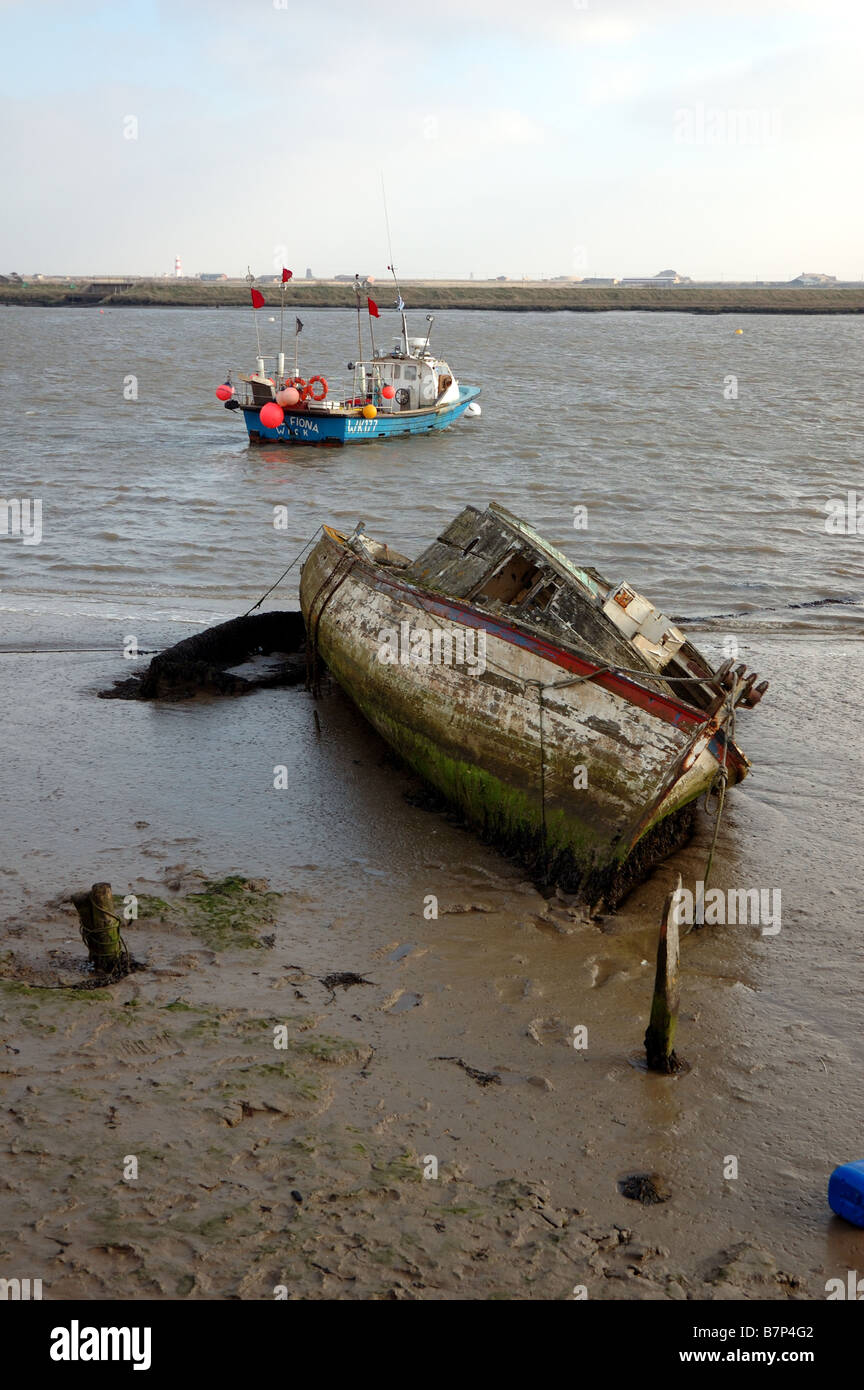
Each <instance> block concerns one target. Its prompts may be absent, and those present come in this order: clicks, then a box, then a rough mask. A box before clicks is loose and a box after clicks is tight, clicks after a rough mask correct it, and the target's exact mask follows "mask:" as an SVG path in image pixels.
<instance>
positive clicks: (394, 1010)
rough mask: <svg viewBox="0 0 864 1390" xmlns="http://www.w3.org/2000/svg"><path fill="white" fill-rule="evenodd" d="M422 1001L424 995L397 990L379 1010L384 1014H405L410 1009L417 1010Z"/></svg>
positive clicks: (407, 990) (389, 995)
mask: <svg viewBox="0 0 864 1390" xmlns="http://www.w3.org/2000/svg"><path fill="white" fill-rule="evenodd" d="M422 999H423V996H422V994H415V993H414V992H413V991H412V990H409V989H396V990H394V991H393V993H392V994H388V996H387V998H386V999H385V1000H384V1003H383V1004H380V1005H379V1010H380V1012H381V1013H382V1014H404V1013H405V1012H406V1011H407V1010H408V1009H415V1008H416V1007H417V1005H418V1004H419V1003H421V1001H422Z"/></svg>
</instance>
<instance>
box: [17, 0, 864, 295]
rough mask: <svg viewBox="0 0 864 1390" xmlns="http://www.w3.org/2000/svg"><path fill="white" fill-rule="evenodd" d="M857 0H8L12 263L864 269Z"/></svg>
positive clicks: (194, 268) (479, 271) (78, 271)
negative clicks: (413, 0) (374, 1)
mask: <svg viewBox="0 0 864 1390" xmlns="http://www.w3.org/2000/svg"><path fill="white" fill-rule="evenodd" d="M862 48H864V5H862V4H861V3H860V0H723V3H715V0H530V2H529V0H433V3H430V4H426V5H411V4H407V5H406V4H395V5H392V6H391V5H388V4H386V3H383V4H378V5H367V6H361V5H359V4H357V2H356V0H320V3H317V4H313V3H309V0H305V3H297V0H230V3H229V0H206V3H201V0H196V2H195V3H193V2H192V0H172V3H166V2H163V0H123V3H122V4H119V5H118V4H105V3H87V2H86V0H85V2H84V3H81V2H80V0H30V3H26V4H22V3H18V0H12V3H10V0H0V53H2V62H0V135H2V148H3V150H4V156H3V162H2V166H0V168H2V174H0V190H2V192H0V196H2V203H3V213H2V218H0V272H3V273H7V274H8V273H9V272H10V271H13V270H14V271H17V272H18V273H19V274H22V275H25V276H26V275H32V274H36V273H42V274H66V273H68V274H71V275H84V274H100V273H101V274H122V273H129V274H138V275H163V274H168V273H170V272H171V270H172V268H173V264H174V258H175V256H177V255H178V254H179V255H180V256H181V258H182V265H183V270H184V273H185V274H187V275H195V274H198V273H200V272H211V273H215V272H225V273H226V274H228V275H242V274H245V272H246V268H247V266H251V268H252V270H253V272H254V273H255V274H258V275H266V274H272V273H273V272H274V271H276V270H278V269H280V268H281V266H282V265H283V264H284V265H287V266H288V267H289V268H290V269H292V270H293V271H294V273H295V274H296V275H300V276H302V275H303V274H305V271H306V268H307V266H308V267H310V268H311V269H312V271H313V272H314V273H315V274H316V275H321V276H329V275H333V274H340V273H342V274H351V273H353V272H354V271H360V272H361V273H363V274H374V275H383V274H385V273H386V266H387V264H388V263H389V261H390V249H389V243H388V235H387V229H386V224H385V216H384V203H383V198H382V183H383V187H384V188H385V189H386V202H387V209H388V212H389V222H390V229H391V233H392V254H393V257H394V260H395V264H396V266H397V269H398V271H399V273H400V274H401V275H402V276H404V277H405V278H406V279H407V278H411V277H418V278H419V277H429V278H439V277H440V278H459V279H461V278H468V277H469V276H470V275H472V274H473V275H474V276H475V278H477V279H484V278H487V277H493V276H498V275H507V276H509V277H511V278H514V279H518V278H520V277H522V276H525V277H527V278H529V279H539V278H542V277H553V276H558V275H577V276H616V277H620V276H628V275H650V274H655V273H657V272H658V271H660V270H665V269H675V270H677V271H679V272H680V273H681V274H683V275H690V276H692V277H693V278H696V279H717V280H719V279H729V280H732V279H745V280H751V279H772V280H773V279H777V280H785V279H790V278H792V277H793V276H795V275H798V274H800V273H801V272H802V271H805V270H806V271H819V272H826V273H828V274H833V275H836V276H837V277H838V278H841V279H854V280H857V279H860V278H861V277H862V276H864V238H862V235H861V231H862V211H864V191H862V190H864V180H862V177H861V163H862V156H861V151H862V148H864V83H862V81H861V77H860V73H861V66H862V57H864V54H862Z"/></svg>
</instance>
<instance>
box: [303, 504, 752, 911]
mask: <svg viewBox="0 0 864 1390" xmlns="http://www.w3.org/2000/svg"><path fill="white" fill-rule="evenodd" d="M300 602H301V607H302V610H303V616H304V619H305V622H306V630H307V643H308V646H309V650H310V652H311V654H312V659H313V661H314V660H316V659H317V657H318V655H320V657H321V658H322V659H323V661H324V662H325V663H326V665H327V666H328V667H329V669H330V671H331V672H332V673H333V675H334V676H335V678H336V680H337V681H338V682H339V684H340V685H341V686H342V687H343V689H344V690H345V691H346V692H347V693H348V694H349V695H350V696H351V698H352V700H353V701H354V702H355V704H356V705H357V706H358V707H359V708H360V709H361V710H362V712H363V713H364V715H365V716H366V718H367V719H368V720H369V722H370V723H371V724H372V725H373V726H374V727H375V728H376V729H377V730H378V732H379V733H380V734H381V736H382V737H383V738H384V739H386V741H387V742H388V743H389V744H390V745H391V746H392V747H393V748H394V749H395V750H396V751H397V752H398V753H399V754H400V755H401V756H402V758H403V759H404V760H405V761H406V762H407V763H409V764H410V765H411V767H413V768H414V769H415V770H416V771H417V772H418V773H420V774H421V776H422V777H424V778H425V779H426V781H427V782H429V783H430V784H431V785H432V786H433V787H435V788H437V790H438V791H439V792H441V793H442V794H443V796H444V797H445V798H446V799H447V800H448V801H450V802H451V803H453V804H454V805H455V806H457V807H458V808H459V809H460V810H461V812H462V813H463V815H464V816H465V818H466V819H467V821H468V822H469V823H470V824H471V825H472V826H474V827H476V828H477V829H479V830H480V831H481V832H483V833H484V834H485V835H487V836H488V837H489V838H491V839H493V840H494V841H495V842H496V843H498V844H499V845H501V846H502V847H503V848H505V849H507V850H510V851H515V852H517V853H518V854H519V855H520V856H521V857H522V858H523V859H525V860H526V861H527V862H528V863H529V864H531V865H532V867H533V868H534V869H535V870H539V871H542V872H543V874H544V875H545V876H546V877H547V878H548V880H549V881H552V882H557V883H558V884H560V885H561V886H562V887H563V888H564V889H565V890H568V891H571V892H578V893H579V894H580V895H581V896H582V897H583V898H584V899H585V900H586V901H587V902H588V903H589V904H591V905H592V906H593V907H598V906H600V905H605V906H607V907H611V906H614V904H615V903H616V902H618V901H620V899H621V898H622V897H623V896H624V894H625V893H626V892H627V891H628V890H629V888H631V887H632V886H633V884H634V883H636V882H638V881H639V880H640V879H641V878H643V877H644V876H645V874H646V873H647V872H648V870H649V868H650V867H651V865H652V864H654V863H655V862H657V860H658V859H660V858H663V857H664V856H665V855H666V854H668V853H670V852H671V851H672V850H673V849H674V848H676V847H677V846H678V845H679V844H680V843H682V842H683V840H685V839H686V838H687V836H688V835H689V834H690V832H691V829H692V821H693V814H694V809H695V801H696V799H697V798H698V797H699V795H700V794H701V793H703V792H707V791H708V790H709V789H711V788H712V787H714V786H715V784H716V783H717V782H718V779H722V780H726V781H728V783H729V784H734V783H735V782H738V781H740V780H741V778H742V777H744V776H745V775H746V773H747V771H748V768H749V763H748V761H747V759H746V757H745V756H744V754H743V753H742V752H741V750H740V749H739V747H738V745H737V743H736V742H735V740H734V717H735V715H734V711H735V708H736V706H737V705H739V704H741V703H744V704H748V705H753V704H755V703H757V702H758V700H759V699H761V696H762V694H763V693H764V690H765V689H766V688H767V683H763V684H762V685H761V686H758V687H757V686H756V685H755V681H756V677H755V675H748V674H747V672H746V671H745V668H744V667H743V666H740V667H738V668H737V670H735V671H733V670H732V664H731V662H726V663H724V665H723V666H721V667H719V668H718V669H716V670H715V669H714V668H713V667H712V666H711V665H710V663H709V662H708V661H707V660H706V659H705V657H703V656H702V655H701V654H700V653H699V652H698V651H697V650H696V648H695V647H694V646H693V645H692V644H691V643H690V642H688V641H687V640H686V638H685V636H684V634H683V633H682V632H681V631H680V630H679V629H678V628H676V627H675V625H674V624H673V623H672V622H671V621H670V620H669V619H668V618H665V617H664V616H663V615H662V614H660V613H658V612H657V611H656V609H654V608H653V607H652V606H651V604H650V603H648V601H647V600H645V599H644V598H643V597H642V596H641V595H640V594H638V593H636V591H635V590H633V589H632V588H630V587H629V586H628V585H624V584H619V585H614V584H610V583H609V582H608V581H607V580H605V579H603V578H602V576H600V575H599V574H597V572H596V571H595V570H593V569H579V568H577V567H576V566H575V565H573V564H571V563H570V561H568V560H567V559H566V558H565V557H564V556H563V555H561V554H559V552H558V551H556V550H554V549H553V548H552V547H551V546H549V545H547V544H546V542H545V541H543V540H542V539H541V537H540V536H538V535H537V534H536V533H535V532H534V531H533V530H532V529H531V527H530V526H528V525H526V523H525V522H522V521H520V520H518V519H517V518H516V517H514V516H511V515H510V514H509V513H508V512H506V511H505V510H504V509H503V508H502V507H499V506H497V505H496V504H495V503H492V504H490V506H489V507H488V509H487V510H486V511H485V512H483V513H481V512H479V511H478V510H477V509H476V508H474V507H467V508H466V509H465V510H464V511H463V512H462V513H461V514H460V515H459V516H458V517H456V519H455V520H454V521H453V522H451V524H450V525H449V526H448V527H447V529H446V530H445V531H444V532H443V534H442V535H441V536H440V537H439V538H438V540H436V541H435V542H434V543H433V544H432V545H431V546H429V548H428V549H427V550H426V551H424V553H423V554H422V555H420V556H419V557H418V558H417V559H416V560H414V561H411V560H409V559H407V558H406V557H405V556H403V555H400V554H398V552H395V551H393V550H392V549H390V548H389V547H388V546H386V545H383V544H381V543H379V542H376V541H374V540H371V539H370V538H368V537H366V536H365V535H364V534H363V531H362V525H361V526H358V528H357V530H356V531H355V532H354V534H353V535H352V536H345V535H343V534H341V533H340V532H338V531H335V530H333V529H332V528H331V527H329V526H325V527H323V528H322V537H321V539H320V541H319V542H318V543H317V544H316V546H315V547H314V549H313V550H312V551H311V553H310V554H309V556H308V558H307V560H306V562H305V564H304V566H303V570H302V574H301V582H300Z"/></svg>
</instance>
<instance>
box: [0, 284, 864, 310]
mask: <svg viewBox="0 0 864 1390" xmlns="http://www.w3.org/2000/svg"><path fill="white" fill-rule="evenodd" d="M375 292H376V291H374V290H373V293H375ZM263 293H264V296H265V299H266V301H267V305H268V307H269V308H277V307H278V305H279V290H278V288H277V287H276V286H268V287H265V288H264V291H263ZM377 293H378V296H379V298H380V301H381V306H382V308H384V307H386V308H390V307H391V303H392V298H393V290H392V287H391V286H383V285H382V286H379V287H377ZM402 294H403V298H404V300H405V304H406V307H407V308H409V309H487V310H509V311H510V312H525V313H528V312H535V313H536V312H540V313H554V312H556V311H561V310H568V311H570V312H573V313H592V312H598V311H609V310H630V311H633V310H645V311H648V312H657V313H664V312H665V313H670V312H671V313H691V314H862V313H864V285H862V286H860V287H859V286H854V287H845V286H844V287H842V288H834V287H827V288H797V287H792V286H778V287H776V288H752V289H751V288H749V287H746V286H745V287H743V288H735V287H733V286H730V287H728V288H725V287H724V288H715V287H713V286H712V287H709V288H704V289H700V288H699V287H698V286H695V285H692V286H691V285H683V286H676V287H674V288H670V289H650V288H649V289H627V288H622V287H620V286H613V287H609V288H599V287H598V288H583V287H580V286H579V285H561V286H548V287H547V286H524V285H477V286H474V285H440V286H436V285H411V284H407V285H404V286H403V289H402ZM354 303H355V300H354V291H353V289H352V287H351V286H350V285H330V284H314V283H313V284H309V285H307V284H304V283H302V282H301V283H300V284H295V285H292V286H291V289H290V291H289V293H288V294H286V297H285V304H286V307H290V308H291V309H297V310H301V311H302V309H304V308H307V309H312V308H319V309H349V308H353V307H354ZM2 304H19V305H21V304H23V305H34V306H41V307H46V308H47V307H65V306H72V307H81V306H82V304H84V305H92V306H100V307H109V306H112V307H113V306H127V307H128V306H135V305H151V306H160V307H164V308H202V309H229V308H248V306H249V291H248V289H247V288H246V286H245V285H238V284H231V283H227V284H226V283H218V284H202V283H201V282H199V281H191V280H190V281H188V282H182V281H181V282H179V283H178V282H172V281H170V280H169V281H163V280H151V281H146V280H141V281H138V282H136V283H135V284H134V285H133V286H131V287H130V288H128V289H121V290H120V291H118V292H117V293H108V294H104V293H102V291H101V290H97V291H95V292H93V293H91V292H89V290H88V286H87V284H84V283H82V284H79V285H77V286H76V287H75V288H70V287H69V286H66V285H60V284H45V283H43V284H31V285H26V286H24V285H0V305H2Z"/></svg>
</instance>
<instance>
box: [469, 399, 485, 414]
mask: <svg viewBox="0 0 864 1390" xmlns="http://www.w3.org/2000/svg"><path fill="white" fill-rule="evenodd" d="M465 414H466V415H482V414H483V411H482V410H481V409H480V407H479V405H478V404H477V402H476V401H469V402H468V404H467V405H466V407H465Z"/></svg>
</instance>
